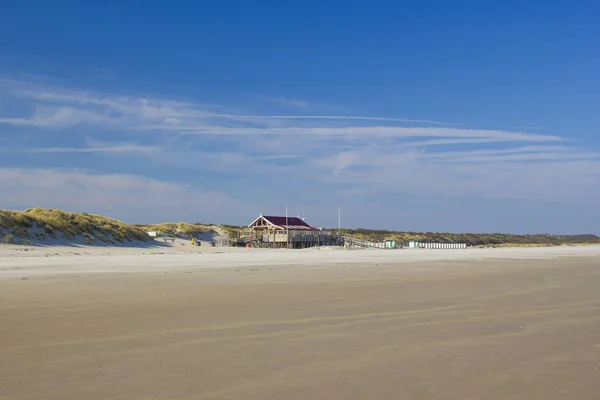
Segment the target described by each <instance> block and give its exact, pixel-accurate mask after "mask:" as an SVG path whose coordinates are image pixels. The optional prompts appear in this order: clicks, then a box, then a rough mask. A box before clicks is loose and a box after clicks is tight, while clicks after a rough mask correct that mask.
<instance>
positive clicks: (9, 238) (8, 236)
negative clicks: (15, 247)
mask: <svg viewBox="0 0 600 400" xmlns="http://www.w3.org/2000/svg"><path fill="white" fill-rule="evenodd" d="M2 243H5V244H13V243H15V237H14V236H13V235H12V234H10V233H7V234H6V235H4V237H3V238H2Z"/></svg>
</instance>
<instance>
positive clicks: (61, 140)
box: [0, 81, 600, 213]
mask: <svg viewBox="0 0 600 400" xmlns="http://www.w3.org/2000/svg"><path fill="white" fill-rule="evenodd" d="M0 95H1V96H2V98H3V104H6V102H7V101H8V102H11V101H12V102H13V107H10V108H6V107H3V108H2V109H0V124H1V125H3V127H4V128H5V129H3V130H2V131H0V139H2V138H3V137H2V136H3V135H5V136H6V135H9V134H10V135H12V136H10V138H11V143H12V145H14V146H15V148H17V149H21V150H22V151H25V152H30V153H39V154H42V153H43V154H46V156H45V157H40V158H44V160H49V159H52V155H53V154H54V155H56V157H57V158H56V159H57V160H60V163H57V164H60V165H61V166H62V165H65V163H66V162H67V161H68V159H69V157H70V155H69V154H71V153H83V154H86V153H89V154H94V155H95V157H93V158H98V157H105V156H106V157H113V159H115V158H114V157H117V156H119V157H121V159H120V161H121V160H122V159H123V158H124V157H129V156H132V155H134V156H136V157H137V161H136V166H137V167H140V168H142V167H146V168H147V169H148V171H149V174H153V173H155V174H156V175H157V176H164V175H165V174H167V175H169V176H172V177H178V179H179V178H181V179H182V180H183V181H185V182H189V183H188V184H187V186H186V184H183V183H178V184H174V185H175V186H173V187H171V186H168V185H169V184H170V183H169V182H165V181H159V180H156V179H154V180H153V179H150V180H145V179H147V178H141V177H139V176H135V175H127V173H126V172H127V171H119V174H116V175H111V174H109V173H108V171H104V173H100V174H90V173H82V172H76V171H72V170H68V171H61V170H56V169H52V168H53V166H51V165H50V166H48V168H46V169H40V170H22V169H18V168H12V169H8V170H7V169H5V170H4V180H0V188H8V187H11V188H14V187H17V188H19V189H18V190H16V191H15V190H10V191H9V190H2V195H0V206H1V205H3V204H7V203H9V204H21V203H23V204H25V203H27V201H26V197H25V193H26V192H25V191H26V190H34V189H31V188H33V187H35V185H38V184H39V185H42V187H44V184H45V183H44V182H54V184H53V185H51V186H50V187H49V188H46V189H44V190H46V191H43V190H42V189H39V190H38V192H35V190H34V192H35V193H38V194H39V197H38V198H45V199H49V200H48V202H49V203H52V204H57V203H60V202H63V203H66V204H71V205H73V206H75V205H76V204H74V203H72V201H73V200H69V199H68V198H67V197H65V196H66V195H65V196H63V194H64V193H70V195H71V196H77V195H78V193H79V192H77V191H76V190H77V189H76V188H77V187H79V186H80V185H83V187H86V186H85V185H86V183H85V182H86V181H87V182H88V184H90V185H91V184H92V183H93V185H92V186H90V187H89V188H91V189H89V190H87V191H86V192H85V193H86V194H85V196H83V197H82V198H83V199H84V201H85V200H86V199H90V201H91V202H92V203H91V204H96V205H97V206H100V205H101V204H104V203H108V204H113V205H116V204H120V203H125V204H127V205H128V207H129V206H130V203H127V202H128V201H129V200H126V198H129V197H128V196H131V198H133V199H135V201H140V202H143V200H142V198H143V197H144V196H153V197H154V198H156V199H159V201H158V200H157V203H156V204H159V203H160V204H162V205H163V206H165V205H166V206H168V204H170V202H171V201H172V202H173V203H172V204H175V205H176V207H184V206H185V207H187V205H190V204H200V203H202V202H205V201H206V202H210V201H214V199H220V197H218V196H217V197H215V198H207V197H203V195H204V191H203V190H200V189H197V188H196V186H195V185H198V184H199V183H202V182H210V186H212V187H214V188H218V189H219V193H221V194H222V195H223V196H227V193H230V194H229V196H230V197H231V198H235V194H236V193H239V192H240V191H243V192H244V193H245V196H247V197H249V198H250V197H251V198H264V193H265V192H264V190H265V187H277V188H278V189H277V190H275V191H274V192H278V193H283V192H284V191H285V190H284V189H283V188H284V187H285V188H287V189H288V190H289V191H290V193H293V194H291V195H290V196H294V198H296V199H306V201H307V202H309V201H313V202H316V201H317V200H315V197H318V198H319V199H321V200H320V201H322V202H323V203H324V204H327V203H328V202H332V203H333V202H338V203H339V202H342V201H344V197H343V196H350V195H351V196H352V197H353V198H354V199H357V198H361V197H362V196H369V197H370V198H373V197H374V196H381V198H384V197H385V196H392V197H394V196H400V197H402V196H406V195H410V196H425V197H427V196H429V197H432V198H436V199H446V198H447V199H451V198H463V199H465V201H467V200H468V201H471V199H502V200H506V199H509V200H523V201H556V202H561V203H562V204H566V205H581V204H589V203H590V202H591V201H592V200H591V199H596V198H599V197H600V187H599V186H598V184H597V182H599V181H600V175H599V174H600V172H597V171H600V152H598V151H597V150H595V149H593V148H590V147H589V146H585V144H584V143H581V142H575V141H573V140H571V139H567V138H565V137H561V136H558V135H553V134H551V133H546V134H537V133H532V132H524V131H523V130H518V129H515V130H498V129H481V128H467V127H464V126H462V125H458V124H450V123H444V122H439V121H435V120H411V119H402V118H394V117H389V118H387V117H377V116H361V115H348V114H347V115H318V114H309V113H308V110H311V107H310V105H308V106H307V107H303V103H302V102H301V101H299V100H298V101H297V102H298V103H297V104H293V103H294V102H296V100H290V99H288V98H285V97H282V98H281V99H280V100H282V101H283V103H285V102H286V101H289V102H292V103H290V104H287V106H288V107H291V108H294V109H295V110H297V111H298V112H303V111H306V113H305V115H274V113H272V112H265V113H264V114H262V115H254V114H252V113H249V112H245V111H244V110H233V109H232V108H230V107H222V106H219V105H211V104H202V103H197V102H194V101H182V100H173V99H167V98H161V97H157V96H134V95H123V94H113V93H97V92H92V91H83V90H73V89H69V88H62V87H50V86H40V85H32V84H29V83H24V82H14V81H2V82H0ZM283 105H285V104H283ZM8 110H10V112H9V111H8ZM267 111H271V110H267ZM2 132H10V133H2ZM14 132H27V135H28V136H27V137H25V136H23V138H22V137H21V136H19V135H18V134H14ZM6 137H8V136H6ZM574 143H577V146H574ZM59 157H60V159H59ZM73 158H77V157H73ZM91 158H92V157H91ZM78 159H79V160H80V159H81V157H78ZM106 165H107V166H108V167H110V163H106ZM156 167H160V168H161V169H160V170H157V169H156ZM165 168H166V170H165ZM170 168H171V169H170ZM157 171H158V172H157ZM27 174H30V175H32V176H34V177H35V180H27V178H25V177H24V176H25V175H27ZM8 175H10V176H11V178H10V179H8V178H7V176H8ZM216 177H218V178H216ZM46 178H47V179H46ZM20 179H23V182H21V183H19V180H20ZM45 179H46V180H45ZM69 182H70V183H69ZM90 182H91V183H90ZM207 184H208V183H207ZM9 185H10V186H9ZM121 185H123V186H124V187H129V188H131V189H133V188H135V187H137V188H139V191H138V192H135V193H134V194H132V193H131V192H128V191H126V190H124V189H122V188H120V186H121ZM142 186H148V187H149V188H150V189H148V190H149V191H148V190H146V189H142ZM241 186H242V187H243V188H241ZM66 187H68V188H69V189H65V188H66ZM94 188H95V189H94ZM40 190H42V191H40ZM19 191H21V192H19ZM52 191H62V192H63V194H60V193H58V194H56V193H55V194H52V193H51V192H52ZM111 191H114V192H115V193H118V195H116V197H114V198H112V197H111V196H112V195H111V194H110V192H111ZM161 191H165V192H170V193H174V194H176V196H182V197H186V198H191V199H192V200H191V201H190V202H189V203H188V202H187V200H186V201H185V202H184V203H182V200H179V199H175V200H171V199H172V198H171V197H170V196H166V195H164V194H160V192H161ZM34 192H31V193H34ZM209 192H210V191H209ZM8 193H10V194H8ZM18 193H21V194H18ZM140 193H143V194H140ZM338 194H339V196H341V197H335V196H338ZM94 195H95V196H98V198H99V199H100V200H97V199H93V200H92V199H91V197H92V196H94ZM15 196H17V197H15ZM36 196H37V195H36ZM86 196H87V197H86ZM102 196H104V197H102ZM211 199H213V200H211ZM276 200H277V201H278V202H279V201H283V200H282V199H276ZM93 201H97V203H94V202H93ZM298 201H300V200H298ZM69 202H71V203H69ZM227 202H229V203H227ZM224 203H227V204H229V205H231V207H234V208H235V207H236V206H235V205H234V204H235V200H231V199H229V200H224ZM259 203H260V202H259ZM27 204H29V203H27ZM78 204H79V203H78ZM82 204H83V203H82ZM115 207H116V206H115ZM156 207H158V205H157V206H156ZM190 207H191V208H194V207H193V206H190ZM252 207H259V205H257V204H254V205H252ZM215 210H216V209H215ZM254 211H260V210H254ZM254 211H253V212H254ZM215 212H217V211H215ZM223 213H224V212H223Z"/></svg>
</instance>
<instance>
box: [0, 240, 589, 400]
mask: <svg viewBox="0 0 600 400" xmlns="http://www.w3.org/2000/svg"><path fill="white" fill-rule="evenodd" d="M19 249H22V248H19V247H15V246H12V247H11V246H4V247H0V398H1V399H3V400H8V399H11V400H12V399H15V400H16V399H19V400H24V399H89V400H94V399H123V400H125V399H127V400H131V399H236V400H237V399H328V400H329V399H438V398H439V399H461V400H463V399H561V400H562V399H597V398H598V394H599V393H600V249H599V248H598V247H591V246H587V247H581V248H579V247H558V248H533V249H529V248H527V249H467V250H389V251H388V250H327V249H323V250H313V249H311V250H302V251H288V250H281V251H269V250H266V251H265V250H256V251H254V250H246V249H233V250H228V249H223V250H221V249H219V248H202V249H200V251H201V252H202V253H201V254H198V251H197V250H198V249H192V248H188V247H185V246H183V245H179V247H176V246H171V247H168V248H160V249H150V250H149V249H133V250H132V249H123V248H120V249H110V248H103V249H93V248H50V247H45V248H35V249H32V250H30V251H27V252H24V251H23V250H19ZM75 253H77V254H75ZM159 253H162V254H159Z"/></svg>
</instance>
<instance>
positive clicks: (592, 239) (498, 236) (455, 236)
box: [342, 229, 600, 246]
mask: <svg viewBox="0 0 600 400" xmlns="http://www.w3.org/2000/svg"><path fill="white" fill-rule="evenodd" d="M342 234H344V235H348V236H353V237H356V238H359V239H367V240H373V241H378V240H386V239H390V240H396V241H398V242H400V243H407V242H410V241H417V242H423V243H466V244H467V245H468V246H507V245H510V246H525V245H529V246H531V245H536V246H559V245H566V244H600V237H598V236H596V235H550V234H536V235H513V234H506V233H434V232H423V233H419V232H397V231H387V230H371V229H343V230H342Z"/></svg>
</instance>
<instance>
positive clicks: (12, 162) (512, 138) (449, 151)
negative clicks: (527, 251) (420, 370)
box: [0, 0, 600, 233]
mask: <svg viewBox="0 0 600 400" xmlns="http://www.w3.org/2000/svg"><path fill="white" fill-rule="evenodd" d="M322 3H323V2H316V1H304V2H295V3H292V2H267V1H263V2H260V1H255V2H242V1H239V2H233V1H222V2H191V1H188V2H185V1H178V2H159V1H157V2H143V1H118V2H117V1H103V2H76V1H55V2H47V1H29V2H23V1H3V2H2V4H1V5H0V38H1V39H0V208H11V209H24V208H28V207H33V206H41V207H61V208H64V209H67V210H71V211H88V212H95V213H102V214H106V215H109V216H112V217H116V218H119V219H122V220H125V221H128V222H135V223H141V222H159V221H166V220H185V221H189V222H214V223H232V224H246V223H249V222H251V221H252V220H253V219H254V218H255V217H256V216H257V215H258V214H259V213H264V214H282V213H284V212H285V206H286V205H287V206H288V208H289V210H290V214H294V215H298V214H299V215H304V216H305V217H306V218H307V221H308V222H310V223H312V224H314V225H317V226H325V227H331V226H337V210H338V208H341V209H342V225H344V226H347V227H368V228H383V229H399V230H412V231H454V232H465V231H472V232H484V231H485V232H517V233H535V232H552V233H579V232H591V233H600V230H599V228H598V227H599V226H600V207H598V205H597V204H598V200H599V199H600V139H599V136H598V133H599V131H600V118H599V115H600V113H599V111H600V94H599V93H600V75H599V74H598V73H597V71H600V51H599V50H600V25H599V24H597V16H598V15H600V3H598V2H595V1H580V2H577V5H576V6H575V5H573V3H572V2H568V1H552V0H549V1H528V2H517V1H502V2H500V1H489V2H480V1H421V2H391V1H390V2H374V1H370V2H364V1H363V2H358V1H344V2H342V1H332V2H327V4H322Z"/></svg>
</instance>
